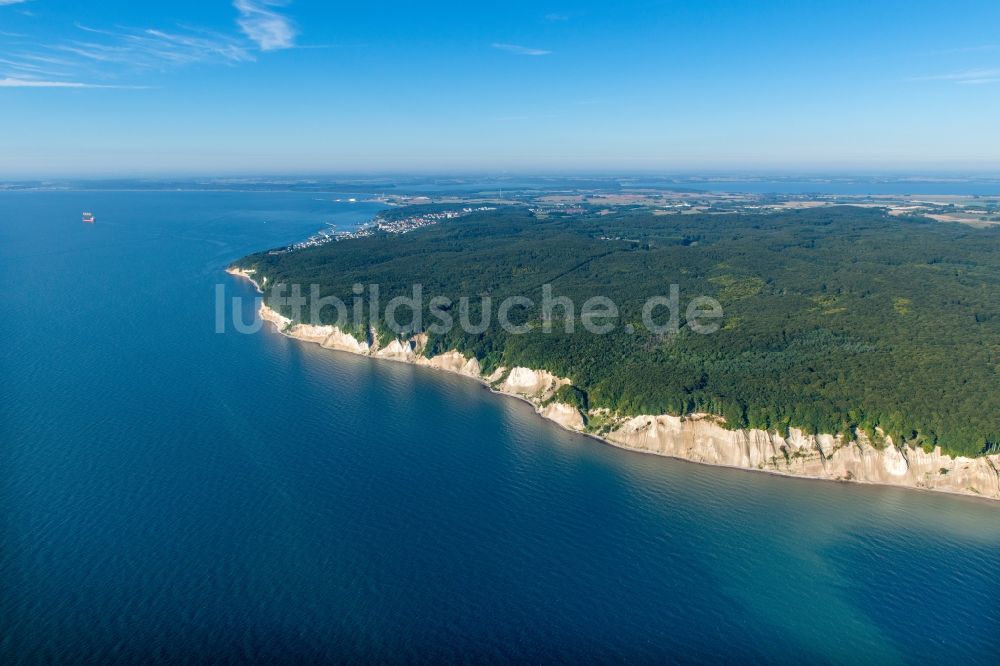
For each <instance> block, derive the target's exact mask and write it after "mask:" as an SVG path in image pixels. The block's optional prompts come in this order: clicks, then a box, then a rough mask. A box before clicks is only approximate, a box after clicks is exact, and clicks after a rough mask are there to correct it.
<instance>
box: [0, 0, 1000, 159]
mask: <svg viewBox="0 0 1000 666" xmlns="http://www.w3.org/2000/svg"><path fill="white" fill-rule="evenodd" d="M736 169H739V170H786V171H822V170H865V171H872V170H908V171H927V172H944V171H951V170H970V171H972V170H976V171H978V170H991V171H1000V3H998V2H996V0H991V1H989V2H966V1H963V0H955V1H952V2H948V3H942V2H922V1H921V0H909V1H907V2H895V1H887V2H875V1H868V2H853V1H843V2H813V1H809V2H806V1H799V2H790V1H786V2H781V1H775V2H769V3H766V4H765V3H749V2H736V1H731V2H720V1H714V0H703V1H700V2H681V1H675V2H627V1H619V2H616V3H553V4H546V3H545V2H503V3H491V4H481V3H470V2H462V3H414V2H403V3H360V2H359V3H330V2H318V1H315V2H307V1H306V0H295V1H293V2H268V1H266V0H235V1H232V0H200V1H199V2H184V1H175V2H170V3H157V2H136V1H135V0H131V1H129V2H122V1H119V0H111V1H104V2H100V3H97V2H94V3H86V5H85V6H84V3H80V2H78V1H77V2H63V1H58V0H26V1H17V0H14V1H12V0H0V175H3V176H4V177H17V176H24V177H33V176H38V175H75V174H94V175H112V174H137V175H157V174H176V173H191V174H224V173H316V172H329V173H334V172H360V171H394V172H403V171H425V172H429V171H449V172H455V171H464V170H474V171H485V172H493V171H496V172H502V171H529V172H544V171H550V172H551V171H590V172H623V171H661V172H672V173H676V172H691V171H708V170H736Z"/></svg>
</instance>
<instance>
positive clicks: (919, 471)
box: [245, 276, 1000, 499]
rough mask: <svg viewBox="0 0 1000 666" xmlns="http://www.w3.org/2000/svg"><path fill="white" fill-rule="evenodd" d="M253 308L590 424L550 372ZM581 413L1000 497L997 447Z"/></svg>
mask: <svg viewBox="0 0 1000 666" xmlns="http://www.w3.org/2000/svg"><path fill="white" fill-rule="evenodd" d="M245 277H248V276H245ZM260 316H261V318H262V319H263V320H265V321H269V322H272V323H273V324H274V325H275V326H276V327H277V329H278V330H279V331H280V332H282V333H284V334H285V335H288V336H289V337H293V338H296V339H299V340H304V341H307V342H315V343H317V344H320V345H322V346H323V347H326V348H329V349H339V350H342V351H348V352H352V353H355V354H362V355H365V356H371V357H374V358H382V359H388V360H393V361H401V362H406V363H414V364H417V365H423V366H426V367H430V368H435V369H437V370H443V371H446V372H452V373H456V374H461V375H465V376H468V377H474V378H476V379H478V380H480V381H482V382H484V383H486V384H487V385H489V386H490V387H491V388H492V389H493V390H495V391H497V392H499V393H505V394H509V395H513V396H517V397H519V398H522V399H524V400H526V401H528V402H530V403H531V404H532V405H534V406H535V410H536V411H537V412H538V413H539V414H540V415H541V416H543V417H545V418H547V419H550V420H552V421H554V422H555V423H558V424H559V425H561V426H563V427H564V428H568V429H570V430H574V431H578V432H588V431H587V428H586V421H585V418H584V415H583V414H581V413H580V411H579V410H578V409H576V408H575V407H572V406H571V405H567V404H564V403H560V402H556V401H554V400H553V399H552V396H553V395H554V394H555V392H556V391H557V390H558V389H559V387H561V386H563V385H566V384H569V383H570V381H569V380H568V379H566V378H563V377H557V376H555V375H553V374H552V373H550V372H546V371H544V370H533V369H531V368H524V367H515V368H511V369H509V370H508V369H506V368H498V369H497V370H495V371H494V372H493V373H491V374H490V375H489V376H483V374H482V371H481V368H480V365H479V362H478V361H477V360H476V359H475V358H466V357H465V356H463V355H462V354H461V353H460V352H459V351H457V350H451V351H448V352H445V353H443V354H439V355H436V356H433V357H431V358H427V357H425V356H424V355H423V350H424V346H425V345H426V343H427V338H426V336H415V337H414V338H412V339H410V340H391V341H390V342H389V343H388V344H387V345H385V346H384V347H381V346H379V342H378V339H377V337H376V336H374V335H373V336H372V344H369V343H368V342H367V341H360V340H357V339H356V338H354V337H353V336H352V335H350V334H348V333H344V332H343V331H340V330H339V329H338V328H337V327H336V326H311V325H308V324H294V325H293V324H292V322H291V321H290V320H289V319H288V318H286V317H283V316H281V315H280V314H278V313H277V312H275V311H274V310H271V309H270V308H269V307H267V306H266V305H263V306H261V310H260ZM588 416H591V417H598V416H599V417H600V418H601V421H602V422H603V423H604V424H605V426H604V430H602V432H600V433H599V436H600V438H601V439H603V440H605V441H607V442H610V443H611V444H614V445H615V446H620V447H622V448H627V449H632V450H635V451H643V452H646V453H653V454H656V455H663V456H671V457H674V458H681V459H684V460H690V461H693V462H698V463H705V464H710V465H725V466H727V467H737V468H740V469H746V470H759V471H766V472H771V473H775V474H785V475H789V476H800V477H808V478H817V479H829V480H836V481H854V482H861V483H878V484H887V485H896V486H907V487H911V488H924V489H927V490H939V491H946V492H953V493H962V494H968V495H976V496H979V497H987V498H992V499H1000V455H993V456H982V457H979V458H964V457H957V458H953V457H951V456H948V455H945V454H943V453H941V450H940V449H939V448H936V449H935V450H934V451H931V452H929V453H928V452H925V451H924V450H923V449H914V448H912V447H909V446H903V447H897V446H895V445H894V444H893V442H892V440H891V439H890V438H886V442H885V445H884V446H875V445H874V444H873V443H872V442H870V441H868V439H867V438H866V437H865V436H864V435H859V437H858V439H855V440H852V441H846V440H845V439H844V438H843V437H841V436H836V437H835V436H833V435H806V434H804V433H803V432H802V431H800V430H796V429H794V428H793V429H791V430H790V432H789V435H788V436H787V437H783V436H781V435H779V434H778V433H775V432H767V431H764V430H755V429H749V430H729V429H726V428H725V427H723V425H722V423H721V421H720V419H719V418H718V417H714V416H711V415H707V414H692V415H689V416H683V417H679V416H670V415H666V414H660V415H649V416H635V417H631V418H616V417H615V416H614V415H612V414H609V413H608V412H607V410H592V411H591V412H590V414H589V415H588ZM588 434H595V433H588Z"/></svg>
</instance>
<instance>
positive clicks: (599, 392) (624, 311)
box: [238, 206, 1000, 455]
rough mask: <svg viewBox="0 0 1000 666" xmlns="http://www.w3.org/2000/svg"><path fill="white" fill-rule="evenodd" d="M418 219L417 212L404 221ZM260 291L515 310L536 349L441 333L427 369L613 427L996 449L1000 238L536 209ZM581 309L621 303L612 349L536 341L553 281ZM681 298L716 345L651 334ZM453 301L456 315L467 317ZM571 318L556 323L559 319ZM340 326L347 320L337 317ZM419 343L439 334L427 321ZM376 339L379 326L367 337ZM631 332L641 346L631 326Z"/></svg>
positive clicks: (252, 262)
mask: <svg viewBox="0 0 1000 666" xmlns="http://www.w3.org/2000/svg"><path fill="white" fill-rule="evenodd" d="M411 210H413V209H411ZM238 264H239V265H240V266H243V267H252V268H255V269H256V270H257V271H258V272H259V273H260V275H261V276H266V277H267V278H268V284H269V285H273V284H275V283H300V284H302V285H309V284H312V283H318V284H320V285H322V291H321V295H324V296H325V295H336V296H338V297H339V298H341V299H343V300H344V301H345V303H348V304H350V303H351V302H352V297H353V294H352V291H351V289H352V285H354V284H356V283H361V284H365V285H367V284H372V283H377V284H379V285H380V290H381V299H382V303H385V302H387V300H388V299H389V298H391V297H393V296H397V295H403V296H409V295H411V287H412V285H413V284H414V283H421V284H422V285H423V290H424V296H425V298H424V305H425V310H426V306H427V305H428V303H427V300H428V299H429V298H430V297H431V296H435V295H443V296H446V297H448V298H450V299H451V300H452V301H453V302H454V303H456V304H457V303H458V301H459V298H460V297H463V296H465V297H469V298H470V299H471V312H470V315H469V319H470V320H471V321H472V322H473V323H475V322H478V321H479V310H480V309H481V305H482V302H481V296H482V295H487V294H488V295H490V296H491V297H492V299H493V303H494V305H493V307H494V308H495V307H496V305H495V304H496V303H498V302H499V301H500V300H502V299H503V298H505V297H507V296H511V295H523V296H526V297H528V298H530V299H532V300H533V301H534V302H535V307H533V308H529V309H526V310H520V311H518V314H519V315H520V316H521V317H522V319H523V320H524V321H528V322H531V323H533V324H534V326H533V329H532V331H531V332H530V333H527V334H523V335H514V334H510V333H508V332H506V331H504V330H502V329H501V328H500V326H499V324H498V323H497V321H496V317H495V313H494V317H493V318H492V320H491V321H492V323H491V325H490V327H489V328H488V329H487V330H486V331H484V332H483V333H479V334H470V333H464V332H463V331H462V330H461V327H459V326H455V327H454V328H452V330H450V331H449V332H446V333H437V334H431V335H430V343H429V345H428V349H427V353H428V354H434V353H438V352H440V351H445V350H447V349H451V348H457V349H459V350H460V351H462V352H463V353H465V354H467V355H475V356H476V357H478V358H479V359H480V362H481V363H482V365H483V367H484V368H485V369H487V370H488V369H491V368H495V367H497V366H500V365H503V366H507V367H511V366H515V365H524V366H529V367H534V368H544V369H547V370H550V371H552V372H554V373H556V374H558V375H561V376H565V377H569V378H570V379H571V380H572V381H573V383H574V385H575V387H576V388H577V389H579V390H578V391H577V392H575V393H574V395H573V396H572V398H573V401H574V403H575V404H578V405H580V406H584V405H589V406H590V407H591V408H593V407H608V408H611V409H613V410H617V411H618V412H620V413H622V414H657V413H673V414H685V413H690V412H695V411H705V412H711V413H715V414H721V415H722V416H724V417H725V419H726V422H727V424H728V425H729V426H731V427H744V426H753V427H757V428H767V429H777V430H785V429H787V428H788V427H789V426H793V427H801V428H804V429H805V430H807V431H809V432H846V433H851V432H853V431H854V429H856V428H861V429H864V430H865V431H866V432H873V431H874V428H875V427H876V426H879V427H881V428H882V429H883V430H885V431H886V432H888V433H889V434H892V435H893V436H894V437H895V438H896V441H900V440H905V441H908V442H910V443H914V444H919V445H923V446H932V445H934V444H940V445H941V446H942V448H943V449H944V450H945V451H947V452H950V453H957V454H963V455H976V454H981V453H984V452H987V451H995V450H998V449H1000V230H997V229H973V228H969V227H966V226H962V225H957V224H943V223H937V222H933V221H930V220H926V219H922V218H899V217H892V216H889V215H887V214H886V213H885V212H884V211H883V210H880V209H870V208H869V209H866V208H858V207H830V208H819V209H811V210H802V211H789V212H783V213H774V214H726V215H707V214H705V215H654V214H652V213H651V212H650V211H648V210H642V209H631V208H628V207H622V208H617V209H614V210H613V211H612V212H611V213H610V214H607V212H606V211H605V214H603V215H599V214H597V213H595V212H588V213H584V214H578V215H550V216H544V217H543V216H535V215H534V214H532V213H531V211H530V210H528V209H527V208H525V207H522V206H510V207H505V208H501V209H500V210H497V211H489V212H483V213H474V214H471V215H468V216H465V217H462V218H459V219H455V220H451V221H448V222H447V223H444V224H440V225H437V226H433V227H427V228H424V229H420V230H418V231H414V232H411V233H408V234H404V235H376V236H374V237H369V238H361V239H356V240H350V241H344V242H339V243H330V244H328V245H325V246H322V247H318V248H310V249H307V250H301V251H294V252H287V253H268V252H263V253H260V254H255V255H251V256H249V257H246V258H244V259H243V260H241V261H240V262H238ZM544 284H551V285H552V290H553V294H554V295H555V296H566V297H569V298H571V299H573V300H574V301H575V302H576V305H577V312H576V313H575V317H576V318H578V317H579V308H580V304H582V303H583V301H584V300H586V299H587V298H589V297H591V296H594V295H604V296H608V297H610V298H611V299H613V300H614V301H615V303H616V304H617V306H618V308H619V310H620V317H619V319H618V320H617V321H618V322H619V325H618V326H616V328H615V330H614V331H613V332H611V333H609V334H606V335H594V334H592V333H588V332H586V331H585V330H583V328H582V327H581V326H579V325H577V326H576V332H574V333H572V334H566V333H564V332H561V331H562V330H563V326H562V324H564V323H565V322H560V321H554V322H553V324H554V325H553V331H554V332H551V333H545V332H544V331H543V327H542V326H541V325H540V324H541V320H542V311H541V305H540V304H541V301H542V285H544ZM671 284H677V285H678V286H679V288H680V292H681V293H680V302H681V306H682V307H681V309H680V310H681V312H680V314H681V318H682V319H681V322H680V323H681V325H682V326H683V324H684V321H683V316H684V305H685V304H686V303H687V302H688V301H689V300H690V299H691V298H693V297H695V296H699V295H707V296H712V297H714V298H716V299H718V300H719V302H720V303H721V304H722V306H723V308H724V318H723V319H722V320H721V324H722V327H721V329H720V330H719V331H718V332H716V333H714V334H711V335H699V334H696V333H694V332H692V331H691V330H689V329H688V328H686V327H682V328H681V329H680V332H679V333H678V334H676V335H664V334H659V335H658V334H654V333H651V332H649V331H648V330H646V329H645V328H644V327H643V326H641V323H640V322H641V311H642V307H643V304H644V303H645V302H646V300H647V299H648V298H649V297H651V296H660V295H667V294H668V290H669V286H670V285H671ZM457 310H458V307H457V305H456V306H453V307H452V308H451V312H452V313H453V314H454V316H455V319H456V321H457V320H458V313H457V312H456V311H457ZM561 312H562V311H561V309H556V310H555V313H556V314H557V315H558V314H560V313H561ZM325 314H326V316H327V318H328V319H329V320H331V321H332V320H333V319H335V318H336V313H335V312H334V311H332V309H330V311H328V312H326V313H325ZM422 319H423V321H422V326H421V328H424V329H426V328H427V327H428V324H430V323H433V322H434V321H436V319H435V318H434V317H433V316H431V314H430V312H429V311H426V312H425V314H424V315H423V317H422ZM375 323H376V325H377V326H378V327H379V328H382V329H384V323H382V322H381V321H376V322H375ZM629 323H631V324H633V325H634V331H632V332H630V331H629V330H628V329H627V328H626V324H629Z"/></svg>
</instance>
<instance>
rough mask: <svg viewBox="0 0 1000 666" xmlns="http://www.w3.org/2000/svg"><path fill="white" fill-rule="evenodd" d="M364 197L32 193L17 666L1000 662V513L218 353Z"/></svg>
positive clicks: (21, 420)
mask: <svg viewBox="0 0 1000 666" xmlns="http://www.w3.org/2000/svg"><path fill="white" fill-rule="evenodd" d="M332 198H333V197H315V196H311V195H299V194H268V193H183V192H178V193H143V192H128V193H115V192H100V193H94V192H90V193H74V192H60V193H2V194H0V278H2V279H3V297H2V304H3V309H2V316H0V340H2V341H3V344H2V345H0V378H2V381H0V662H2V663H20V662H25V663H36V662H80V661H84V660H87V661H98V662H108V661H118V662H136V661H143V662H151V661H152V662H157V661H158V662H167V661H169V662H183V661H188V662H192V663H194V662H205V661H206V660H209V659H213V660H217V661H224V662H235V661H261V662H269V663H274V662H291V661H319V660H326V659H331V660H332V659H338V660H343V661H357V662H369V661H391V662H398V661H415V662H441V661H449V662H450V661H458V660H464V661H517V662H551V661H577V660H590V661H594V660H597V661H623V660H631V661H640V662H647V661H652V660H654V659H656V660H662V659H674V660H683V661H701V662H717V661H736V660H748V659H752V660H755V661H762V662H778V663H786V662H789V661H792V660H809V661H818V662H836V663H847V662H850V663H858V662H861V663H868V662H876V661H878V662H880V663H916V662H919V663H927V662H931V663H941V662H953V663H969V664H974V663H979V664H995V663H998V662H1000V576H998V575H997V572H998V571H1000V504H996V503H990V502H987V501H982V500H976V499H973V498H963V497H950V496H944V495H935V494H930V493H921V492H917V491H908V490H903V489H894V488H880V487H862V486H853V485H841V484H833V483H822V482H813V481H805V480H796V479H786V478H778V477H771V476H768V475H763V474H755V473H746V472H740V471H736V470H727V469H718V468H710V467H704V466H699V465H694V464H689V463H684V462H680V461H674V460H670V459H665V458H657V457H652V456H646V455H641V454H637V453H630V452H626V451H622V450H618V449H614V448H612V447H609V446H606V445H603V444H601V443H599V442H597V441H595V440H591V439H589V438H586V437H582V436H577V435H574V434H571V433H568V432H566V431H563V430H561V429H559V428H557V427H555V426H554V425H552V424H549V423H547V422H544V421H542V420H541V419H539V418H538V417H537V416H535V414H534V413H533V411H532V410H531V409H530V407H528V406H527V405H525V404H523V403H521V402H519V401H517V400H513V399H509V398H504V397H499V396H495V395H492V394H490V393H489V392H488V391H486V390H485V389H483V388H482V387H481V386H480V385H478V384H477V383H475V382H473V381H471V380H467V379H463V378H460V377H453V376H448V375H444V374H440V373H436V372H434V371H431V370H427V369H423V368H415V367H411V366H406V365H401V364H394V363H390V362H378V361H372V360H368V359H364V358H360V357H355V356H351V355H347V354H342V353H335V352H330V351H326V350H321V349H320V348H318V347H317V346H315V345H309V344H304V343H300V342H296V341H293V340H289V339H287V338H284V337H282V336H280V335H278V334H277V333H275V332H274V331H273V329H268V328H265V329H263V330H261V331H260V332H259V333H256V334H253V335H242V334H238V333H236V332H235V331H233V330H231V328H230V330H229V331H227V332H226V333H224V334H217V333H215V331H214V327H215V309H214V298H215V286H216V285H217V284H223V285H225V288H226V290H227V293H228V294H229V295H230V296H234V295H237V296H243V297H245V298H246V302H245V314H246V316H247V317H250V316H251V314H252V310H253V305H252V302H251V301H252V298H253V297H254V295H255V294H254V293H253V291H252V290H251V289H250V288H249V287H248V286H247V285H246V284H245V283H242V282H240V281H237V280H234V279H232V278H230V277H229V276H227V275H226V274H225V273H224V272H223V268H224V267H225V266H226V264H227V263H228V262H229V261H231V260H232V259H235V258H237V257H239V256H241V255H243V254H245V253H248V252H250V251H254V250H258V249H262V248H267V247H272V246H277V245H282V244H286V243H289V242H291V241H294V240H299V239H301V238H303V237H305V236H308V235H310V234H311V233H313V232H314V231H316V230H318V229H320V228H322V227H323V225H324V223H325V222H329V221H333V222H336V223H337V224H338V225H339V226H340V228H344V227H346V226H349V225H351V224H354V223H357V222H359V221H362V220H364V219H366V218H367V217H368V216H370V215H371V214H372V213H373V212H374V211H375V210H376V208H375V207H374V205H373V204H362V203H356V204H347V203H342V204H337V203H334V202H333V201H332V200H331V199H332ZM91 209H92V210H93V212H94V213H96V215H97V224H96V225H93V226H91V225H84V224H81V222H80V212H81V211H82V210H91Z"/></svg>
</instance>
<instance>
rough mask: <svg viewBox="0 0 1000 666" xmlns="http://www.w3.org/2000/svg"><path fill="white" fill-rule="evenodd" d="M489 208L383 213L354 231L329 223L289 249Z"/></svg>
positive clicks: (410, 228) (401, 231) (401, 228)
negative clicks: (395, 215) (398, 214)
mask: <svg viewBox="0 0 1000 666" xmlns="http://www.w3.org/2000/svg"><path fill="white" fill-rule="evenodd" d="M489 210H496V207H495V206H478V207H475V208H473V207H469V206H467V207H464V208H461V209H457V210H444V211H437V212H433V213H421V214H419V215H410V216H407V217H402V218H398V219H396V218H390V219H387V218H386V217H384V216H382V215H378V216H376V217H375V219H373V220H372V221H370V222H365V223H364V224H361V225H359V226H358V228H357V229H355V230H353V231H337V230H336V225H333V224H329V226H328V228H326V229H323V230H321V231H319V232H317V233H315V234H313V235H312V236H310V237H309V238H307V239H306V240H304V241H302V242H299V243H295V244H294V245H292V246H290V247H289V248H288V249H287V250H303V249H305V248H309V247H319V246H320V245H326V244H327V243H335V242H339V241H345V240H352V239H355V238H365V237H367V236H373V235H375V234H376V233H379V232H382V233H387V234H406V233H409V232H411V231H413V230H415V229H421V228H423V227H429V226H432V225H435V224H438V223H440V222H443V221H445V220H453V219H455V218H459V217H462V216H464V215H468V214H470V213H474V212H482V211H489ZM287 250H285V251H287ZM275 252H276V253H280V252H282V251H280V250H277V251H275Z"/></svg>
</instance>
